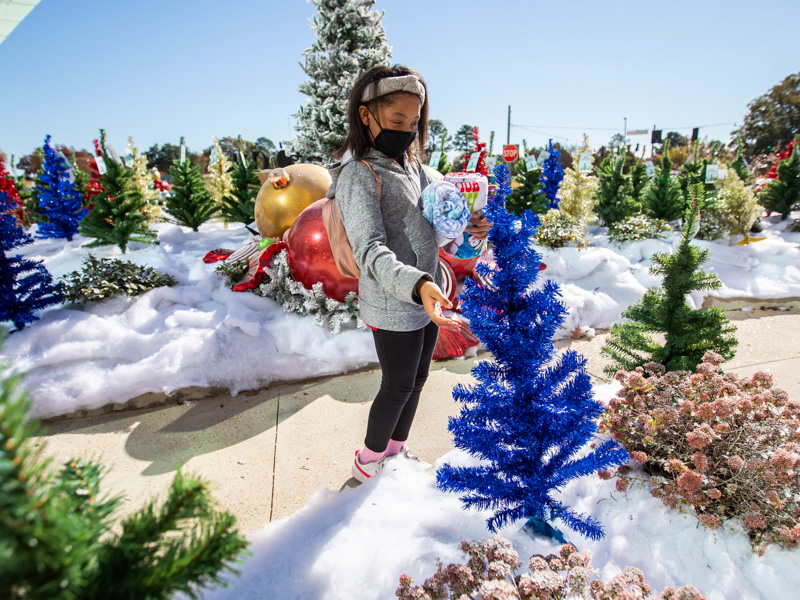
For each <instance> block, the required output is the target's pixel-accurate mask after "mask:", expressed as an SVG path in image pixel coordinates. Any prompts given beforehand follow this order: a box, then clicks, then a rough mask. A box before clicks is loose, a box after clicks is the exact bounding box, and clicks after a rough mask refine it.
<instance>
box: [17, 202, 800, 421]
mask: <svg viewBox="0 0 800 600" xmlns="http://www.w3.org/2000/svg"><path fill="white" fill-rule="evenodd" d="M793 216H796V215H793ZM789 222H790V220H787V221H784V222H780V221H778V219H777V217H770V218H767V219H763V223H764V225H765V229H764V233H763V234H761V235H764V236H766V237H767V239H766V240H764V241H762V242H758V243H754V244H751V245H748V246H729V245H728V242H727V241H726V240H721V241H717V242H704V241H700V240H698V241H695V242H694V243H695V244H697V246H698V247H700V248H709V249H710V250H711V259H710V260H709V262H708V263H706V264H705V265H704V268H705V270H707V271H709V272H713V273H716V274H717V275H718V276H719V277H720V279H721V280H722V281H723V284H724V285H723V287H722V288H721V289H720V290H717V291H715V292H714V294H715V295H718V296H722V297H732V296H746V297H753V298H762V299H766V298H785V297H797V296H800V247H799V246H800V234H798V233H791V232H787V231H785V229H786V225H787V224H788V223H789ZM156 229H157V231H158V239H159V241H160V245H158V246H149V245H145V244H138V243H137V244H131V246H130V248H129V251H128V253H127V254H124V255H123V254H122V253H121V252H120V251H119V249H118V248H117V247H116V246H106V247H101V248H92V249H86V248H81V244H82V243H85V242H86V241H87V240H86V239H85V238H82V237H80V236H77V237H76V238H75V239H73V241H72V242H66V241H65V240H38V241H36V242H35V243H34V244H32V245H31V246H27V247H24V248H22V249H21V251H22V252H23V253H24V254H25V255H26V256H28V257H30V258H36V259H43V260H44V261H45V264H46V266H47V268H48V269H49V270H50V272H51V273H52V274H53V277H54V278H56V279H57V278H59V277H61V276H63V275H65V274H67V273H69V272H71V271H74V270H80V268H81V263H82V261H83V259H84V257H86V256H87V255H88V254H89V253H90V252H91V253H92V254H93V255H94V256H96V257H98V258H105V257H111V258H119V259H122V260H130V261H133V262H135V263H137V264H142V265H148V266H151V267H154V268H155V269H157V270H158V271H160V272H163V273H168V274H170V275H172V276H173V277H175V278H176V279H177V280H178V282H179V285H178V286H176V287H173V288H166V287H165V288H159V289H155V290H152V291H150V292H147V293H145V294H143V295H142V296H140V297H139V298H138V299H130V298H112V299H109V300H105V301H102V302H92V303H89V304H87V305H72V304H66V305H63V306H60V307H52V308H50V309H48V310H46V311H43V312H42V313H41V319H40V320H39V321H37V322H35V323H33V324H31V325H29V326H28V327H27V328H26V329H24V330H23V331H21V332H17V333H14V334H13V335H11V336H10V337H9V338H8V340H7V341H6V343H5V345H4V347H3V352H2V354H3V355H5V357H7V358H8V359H10V361H11V362H12V364H13V367H14V368H15V369H17V370H18V371H22V372H26V373H27V378H26V380H25V385H26V386H27V387H28V389H29V390H30V391H31V396H32V398H33V402H34V404H33V413H34V414H36V415H38V416H41V417H50V416H54V415H59V414H65V413H70V412H73V411H75V410H78V409H84V408H89V409H91V408H97V407H100V406H103V405H106V404H110V403H121V402H125V401H127V400H130V399H131V398H135V397H137V396H140V395H142V394H144V393H147V392H163V393H171V392H173V391H175V390H178V389H181V388H185V387H189V386H200V387H224V388H228V389H229V390H230V391H231V392H232V393H234V394H236V393H238V392H239V391H242V390H247V389H255V388H259V387H263V386H266V385H269V384H270V383H271V382H273V381H277V380H284V381H289V380H301V379H306V378H310V377H316V376H321V375H330V374H335V373H344V372H347V371H351V370H354V369H357V368H360V367H363V366H365V365H367V364H369V363H375V362H377V356H376V354H375V349H374V346H373V342H372V336H371V334H370V333H369V332H368V331H362V330H358V329H356V328H355V324H354V323H353V322H351V323H350V324H349V325H348V326H345V327H344V328H343V331H342V332H341V333H340V334H338V335H333V334H331V333H330V331H329V330H328V329H327V328H324V327H319V326H317V325H315V324H314V322H313V319H311V318H303V317H299V316H297V315H293V314H288V313H286V312H285V311H284V310H283V309H282V308H281V307H279V306H278V305H276V304H275V303H274V302H273V301H271V300H269V299H267V298H262V297H259V296H256V295H254V294H252V293H246V292H245V293H237V292H233V291H231V290H230V289H228V288H227V287H226V286H225V282H224V279H223V278H222V277H221V276H220V275H217V274H216V273H215V271H214V269H215V266H216V265H215V264H210V265H207V264H205V263H203V261H202V260H201V259H202V257H203V256H204V255H205V254H206V253H207V252H208V251H210V250H213V249H215V248H219V247H227V248H231V249H236V248H239V247H240V246H242V245H244V244H245V242H246V241H247V240H248V239H249V238H250V234H249V232H248V231H247V230H246V229H244V228H243V227H235V228H234V227H231V228H229V229H226V228H224V227H223V226H222V225H221V224H218V223H212V224H206V225H203V226H201V228H200V231H199V232H192V231H191V230H189V229H187V228H181V227H178V226H176V225H169V224H166V223H162V224H159V225H158V226H157V227H156ZM590 238H591V242H592V246H590V247H588V248H585V249H582V250H578V249H575V248H562V249H557V250H548V249H544V250H543V260H544V262H545V263H546V265H547V269H546V270H545V271H543V272H542V275H543V276H545V277H549V278H551V279H553V280H554V281H555V282H556V283H558V284H559V285H560V286H561V291H562V298H563V300H564V302H565V303H566V305H567V306H568V307H569V314H568V316H567V319H566V321H565V323H564V328H563V329H562V330H561V332H560V334H559V335H560V336H561V337H564V336H566V335H568V332H570V331H572V330H574V329H575V328H576V327H581V328H583V330H584V331H591V329H592V328H607V327H610V326H611V325H613V324H614V323H616V322H617V321H619V320H620V319H621V314H622V311H623V310H624V309H625V308H627V307H628V306H629V305H631V304H633V303H634V302H636V301H637V300H638V299H639V298H641V296H642V295H643V294H644V292H645V290H646V289H647V288H648V287H651V286H657V285H658V284H659V280H658V279H657V278H654V277H652V276H651V275H650V274H649V273H648V267H649V265H650V256H651V255H652V253H653V252H656V251H661V252H664V251H670V250H671V249H672V248H673V246H674V245H675V244H676V242H677V239H678V234H677V233H673V234H670V237H669V238H667V239H666V240H665V241H660V240H644V241H639V242H631V243H627V244H624V245H622V246H621V247H619V246H616V245H614V244H611V243H609V241H608V237H607V236H606V235H603V234H600V233H595V234H594V235H591V236H590ZM692 300H693V302H694V303H695V305H699V304H700V303H702V294H695V295H694V296H693V298H692Z"/></svg>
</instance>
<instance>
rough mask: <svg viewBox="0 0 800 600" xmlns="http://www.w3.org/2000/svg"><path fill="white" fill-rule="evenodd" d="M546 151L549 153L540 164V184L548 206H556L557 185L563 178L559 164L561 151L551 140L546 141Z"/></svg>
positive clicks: (562, 170) (562, 168) (562, 171)
mask: <svg viewBox="0 0 800 600" xmlns="http://www.w3.org/2000/svg"><path fill="white" fill-rule="evenodd" d="M547 152H548V153H549V154H550V156H548V157H547V158H546V159H545V161H544V164H543V165H542V185H543V190H544V195H545V197H546V198H547V201H548V202H549V203H550V204H549V208H558V198H556V194H558V186H559V185H561V180H562V179H564V167H562V166H561V152H560V151H559V150H557V149H556V148H555V146H553V140H549V141H548V143H547Z"/></svg>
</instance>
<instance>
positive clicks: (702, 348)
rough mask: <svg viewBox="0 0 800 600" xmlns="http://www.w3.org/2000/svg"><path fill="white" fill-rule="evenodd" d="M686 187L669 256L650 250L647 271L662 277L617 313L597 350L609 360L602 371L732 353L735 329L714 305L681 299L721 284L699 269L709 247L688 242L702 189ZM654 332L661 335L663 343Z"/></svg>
mask: <svg viewBox="0 0 800 600" xmlns="http://www.w3.org/2000/svg"><path fill="white" fill-rule="evenodd" d="M689 190H690V194H691V200H692V202H691V204H690V206H689V207H687V209H686V211H685V213H684V224H683V231H682V233H681V239H680V244H679V246H678V249H677V250H676V252H675V253H674V254H672V255H669V254H666V253H656V254H654V255H653V257H652V266H651V267H650V273H651V274H653V275H662V276H663V277H664V281H663V283H662V285H661V288H650V289H649V290H647V292H645V295H644V297H643V298H642V299H641V300H640V301H639V302H637V303H636V304H633V305H632V306H630V307H628V308H627V309H626V310H625V311H624V312H623V313H622V316H623V317H625V318H626V319H627V322H624V323H616V324H615V325H614V326H613V327H612V329H611V335H610V336H609V337H608V339H607V341H606V345H605V346H603V348H602V352H603V354H605V355H607V356H609V357H611V359H612V360H613V363H612V364H611V365H609V366H608V367H606V369H605V372H606V374H608V375H614V374H615V373H616V372H617V371H618V370H620V369H622V370H625V371H633V370H634V369H636V367H641V366H643V365H645V364H646V363H649V362H656V363H658V364H661V365H664V367H665V368H666V369H667V371H678V370H684V371H694V368H695V367H696V366H697V365H698V364H700V362H701V361H702V358H703V355H704V354H705V353H706V352H708V351H711V352H716V353H717V354H720V355H721V356H723V357H724V358H725V359H729V358H732V357H733V355H734V353H735V350H734V349H735V348H736V344H737V340H736V338H735V337H733V332H734V331H735V330H736V328H735V327H734V326H733V325H731V323H730V322H729V321H728V318H727V317H726V316H725V313H724V311H722V310H721V309H719V308H716V307H712V308H708V309H705V310H700V309H694V308H692V307H691V306H689V304H688V303H687V302H686V296H687V294H689V293H690V292H692V291H696V290H714V289H717V288H719V287H720V286H721V285H722V283H721V282H720V280H719V278H717V276H716V275H713V274H708V273H705V272H704V271H702V270H701V269H700V265H701V264H702V263H704V262H705V261H706V260H708V254H709V251H708V250H702V251H701V250H699V249H698V248H697V247H695V246H693V245H692V244H691V243H690V242H691V240H692V238H693V237H694V234H695V232H696V227H697V226H698V222H697V219H698V211H702V210H703V205H704V201H705V192H704V190H703V186H702V184H694V185H692V186H691V187H690V188H689ZM656 336H663V337H664V341H663V342H662V341H661V340H660V339H658V338H657V337H656Z"/></svg>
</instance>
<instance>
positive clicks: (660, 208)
mask: <svg viewBox="0 0 800 600" xmlns="http://www.w3.org/2000/svg"><path fill="white" fill-rule="evenodd" d="M669 142H670V141H669V139H667V140H664V151H663V152H664V156H663V157H662V158H661V165H660V166H658V167H656V168H655V169H656V176H655V178H654V179H653V183H652V185H651V186H650V187H649V188H647V191H646V192H645V194H644V198H643V204H644V209H645V212H646V213H647V215H648V216H650V217H653V218H654V219H663V220H664V221H674V220H675V219H679V218H680V217H681V215H682V214H683V207H684V202H683V194H682V193H681V184H680V182H678V180H677V179H676V178H675V177H674V176H673V175H672V159H670V157H669Z"/></svg>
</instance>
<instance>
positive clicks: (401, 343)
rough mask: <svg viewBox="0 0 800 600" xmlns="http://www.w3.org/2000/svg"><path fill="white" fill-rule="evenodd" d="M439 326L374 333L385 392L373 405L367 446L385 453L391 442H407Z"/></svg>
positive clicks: (368, 425) (366, 440) (374, 450)
mask: <svg viewBox="0 0 800 600" xmlns="http://www.w3.org/2000/svg"><path fill="white" fill-rule="evenodd" d="M438 335H439V327H438V326H437V325H436V324H435V323H433V322H430V323H428V325H426V326H425V327H423V328H422V329H417V330H416V331H387V330H385V329H378V330H377V331H373V332H372V336H373V338H374V339H375V349H376V350H377V351H378V360H379V361H380V363H381V371H382V375H381V389H380V391H379V392H378V395H377V396H376V397H375V401H374V402H373V403H372V408H371V409H370V411H369V421H368V422H367V437H366V439H365V440H364V445H365V446H366V447H367V448H369V449H370V450H372V451H373V452H383V451H384V450H386V446H387V444H388V443H389V440H390V439H392V440H395V441H397V442H405V441H406V440H407V439H408V432H409V430H410V429H411V423H412V422H413V421H414V414H415V413H416V412H417V405H418V404H419V395H420V392H422V386H423V385H425V380H426V379H428V368H429V367H430V364H431V357H432V356H433V349H434V348H435V347H436V338H437V337H438Z"/></svg>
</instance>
